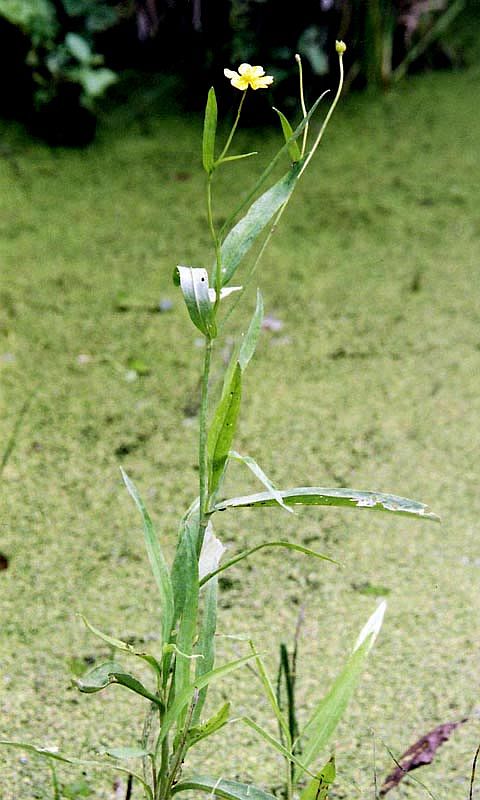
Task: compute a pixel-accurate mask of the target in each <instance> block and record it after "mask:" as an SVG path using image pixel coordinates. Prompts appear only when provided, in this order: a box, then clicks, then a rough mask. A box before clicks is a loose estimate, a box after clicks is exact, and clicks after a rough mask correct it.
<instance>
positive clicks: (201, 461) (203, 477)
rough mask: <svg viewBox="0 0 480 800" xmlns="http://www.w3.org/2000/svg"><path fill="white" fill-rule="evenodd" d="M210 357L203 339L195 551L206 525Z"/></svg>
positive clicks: (210, 348)
mask: <svg viewBox="0 0 480 800" xmlns="http://www.w3.org/2000/svg"><path fill="white" fill-rule="evenodd" d="M211 358H212V339H210V337H207V338H206V340H205V360H204V364H203V375H202V397H201V403H200V433H199V454H198V467H199V472H200V523H199V528H198V539H197V553H198V555H200V551H201V549H202V544H203V538H204V536H205V529H206V527H207V525H208V515H207V510H208V429H207V422H208V420H207V416H208V381H209V377H210V363H211Z"/></svg>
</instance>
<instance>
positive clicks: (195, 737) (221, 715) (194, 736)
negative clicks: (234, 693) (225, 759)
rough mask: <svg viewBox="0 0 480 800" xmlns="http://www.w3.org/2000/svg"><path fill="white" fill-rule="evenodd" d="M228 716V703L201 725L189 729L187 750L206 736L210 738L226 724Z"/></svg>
mask: <svg viewBox="0 0 480 800" xmlns="http://www.w3.org/2000/svg"><path fill="white" fill-rule="evenodd" d="M229 715H230V703H229V702H227V703H224V704H223V706H222V707H221V708H220V709H219V710H218V711H217V713H216V714H214V716H213V717H210V719H208V720H207V721H206V722H202V724H201V725H194V726H193V727H192V728H190V729H189V731H188V734H187V742H186V745H187V748H189V747H193V746H194V745H195V744H197V742H200V741H201V740H202V739H206V738H207V736H211V735H212V734H213V733H216V732H217V731H219V730H220V728H223V726H224V725H226V724H227V722H228V717H229Z"/></svg>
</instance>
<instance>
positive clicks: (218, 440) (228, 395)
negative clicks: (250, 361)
mask: <svg viewBox="0 0 480 800" xmlns="http://www.w3.org/2000/svg"><path fill="white" fill-rule="evenodd" d="M241 399H242V370H241V367H240V364H239V363H238V362H237V364H236V366H235V369H234V370H233V373H232V376H231V379H230V381H229V383H228V384H225V386H224V388H223V393H222V396H221V398H220V402H219V404H218V406H217V408H216V410H215V414H214V417H213V420H212V424H211V426H210V430H209V432H208V460H209V466H210V475H209V482H208V488H209V495H210V496H212V495H213V494H215V492H216V491H217V489H218V487H219V484H220V481H221V479H222V476H223V473H224V470H225V466H226V463H227V458H228V453H229V451H230V447H231V445H232V442H233V438H234V436H235V429H236V427H237V419H238V413H239V411H240V402H241Z"/></svg>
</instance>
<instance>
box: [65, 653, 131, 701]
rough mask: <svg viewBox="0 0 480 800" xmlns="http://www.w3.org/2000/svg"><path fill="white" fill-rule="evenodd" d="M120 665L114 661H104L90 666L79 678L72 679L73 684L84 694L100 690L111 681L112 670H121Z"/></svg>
mask: <svg viewBox="0 0 480 800" xmlns="http://www.w3.org/2000/svg"><path fill="white" fill-rule="evenodd" d="M121 671H122V667H121V665H120V664H118V663H117V662H116V661H104V662H103V663H102V664H98V665H97V666H96V667H92V669H89V670H88V672H85V674H84V675H82V677H81V678H76V679H74V681H73V682H74V684H75V686H76V687H77V688H78V689H80V691H81V692H84V693H85V694H93V693H94V692H101V691H102V689H106V687H107V686H110V684H111V683H112V682H113V681H112V679H111V677H110V676H111V675H112V674H113V673H114V672H121Z"/></svg>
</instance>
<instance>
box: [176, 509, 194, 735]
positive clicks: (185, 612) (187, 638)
mask: <svg viewBox="0 0 480 800" xmlns="http://www.w3.org/2000/svg"><path fill="white" fill-rule="evenodd" d="M184 532H185V549H184V569H183V575H184V579H185V583H186V586H185V589H186V591H185V600H184V605H183V609H182V614H181V617H180V623H179V627H178V634H177V639H176V646H177V656H176V659H175V693H176V694H181V693H182V692H183V691H184V689H186V688H187V687H188V686H189V685H190V682H191V679H190V671H191V656H192V651H193V642H194V639H195V636H196V632H197V612H198V591H199V586H198V560H197V551H196V546H195V541H196V531H195V532H192V530H191V527H190V526H189V525H186V526H185V528H184ZM186 711H187V709H186V708H185V709H184V711H183V712H182V713H181V714H180V715H179V723H178V724H179V727H182V726H183V723H184V718H183V715H184V714H185V713H186Z"/></svg>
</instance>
